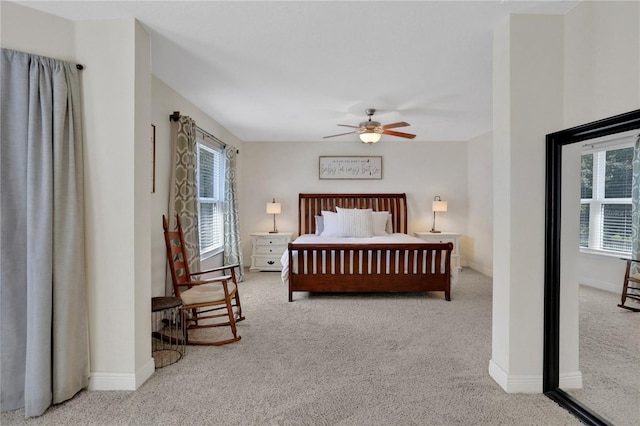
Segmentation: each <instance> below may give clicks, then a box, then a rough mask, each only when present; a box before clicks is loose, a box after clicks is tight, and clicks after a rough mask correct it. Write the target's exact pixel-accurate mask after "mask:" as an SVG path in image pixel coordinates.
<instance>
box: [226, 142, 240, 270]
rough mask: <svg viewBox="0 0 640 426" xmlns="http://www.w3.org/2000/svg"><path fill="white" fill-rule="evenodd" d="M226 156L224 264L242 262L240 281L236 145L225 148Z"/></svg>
mask: <svg viewBox="0 0 640 426" xmlns="http://www.w3.org/2000/svg"><path fill="white" fill-rule="evenodd" d="M224 153H225V158H226V163H227V164H226V167H225V185H224V188H225V189H224V201H225V203H224V205H225V210H224V264H225V265H230V264H234V263H239V264H240V270H239V275H238V280H239V281H244V267H243V263H244V262H243V259H242V244H241V240H240V220H239V216H238V190H237V185H236V156H237V155H238V151H237V150H236V148H235V147H233V146H231V145H227V146H226V147H225V150H224Z"/></svg>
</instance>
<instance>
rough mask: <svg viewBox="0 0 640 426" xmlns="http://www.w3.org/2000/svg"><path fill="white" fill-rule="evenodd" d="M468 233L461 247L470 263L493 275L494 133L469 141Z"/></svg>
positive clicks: (472, 266)
mask: <svg viewBox="0 0 640 426" xmlns="http://www.w3.org/2000/svg"><path fill="white" fill-rule="evenodd" d="M467 173H468V176H467V178H468V179H467V193H468V195H469V214H468V216H467V235H466V236H464V237H462V238H461V241H460V246H461V247H460V249H461V250H462V253H463V256H464V257H465V258H466V259H467V264H468V266H470V267H471V268H473V269H475V270H476V271H479V272H482V273H483V274H485V275H488V276H493V133H492V132H489V133H486V134H484V135H481V136H478V137H477V138H474V139H472V140H470V141H469V142H468V143H467Z"/></svg>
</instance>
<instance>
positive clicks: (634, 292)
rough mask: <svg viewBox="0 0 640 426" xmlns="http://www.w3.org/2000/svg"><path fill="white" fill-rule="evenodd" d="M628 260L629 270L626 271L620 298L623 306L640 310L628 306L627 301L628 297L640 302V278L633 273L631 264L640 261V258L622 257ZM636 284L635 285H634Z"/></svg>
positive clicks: (639, 310)
mask: <svg viewBox="0 0 640 426" xmlns="http://www.w3.org/2000/svg"><path fill="white" fill-rule="evenodd" d="M622 260H626V261H627V270H626V272H625V273H624V283H623V284H622V297H621V298H620V304H619V305H618V306H619V307H621V308H625V309H629V310H630V311H634V312H640V308H637V307H632V306H627V305H625V303H626V302H627V299H632V300H635V301H637V302H640V278H638V277H635V276H632V275H631V269H632V268H631V266H632V264H633V263H640V260H633V259H622ZM634 284H635V285H634Z"/></svg>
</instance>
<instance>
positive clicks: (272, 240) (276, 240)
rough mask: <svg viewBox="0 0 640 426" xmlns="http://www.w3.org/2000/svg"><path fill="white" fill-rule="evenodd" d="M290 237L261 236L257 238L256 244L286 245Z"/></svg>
mask: <svg viewBox="0 0 640 426" xmlns="http://www.w3.org/2000/svg"><path fill="white" fill-rule="evenodd" d="M290 239H291V238H290V237H260V238H256V240H255V241H256V246H278V245H280V246H286V245H287V244H288V242H289V240H290Z"/></svg>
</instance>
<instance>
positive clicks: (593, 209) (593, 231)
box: [580, 137, 633, 257]
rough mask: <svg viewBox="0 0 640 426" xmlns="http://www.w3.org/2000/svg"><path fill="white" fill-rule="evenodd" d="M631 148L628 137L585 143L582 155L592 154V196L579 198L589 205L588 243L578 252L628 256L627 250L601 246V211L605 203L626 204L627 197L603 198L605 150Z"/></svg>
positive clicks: (630, 139)
mask: <svg viewBox="0 0 640 426" xmlns="http://www.w3.org/2000/svg"><path fill="white" fill-rule="evenodd" d="M630 147H631V148H633V140H632V138H630V137H629V138H628V137H616V139H615V140H612V141H609V142H602V143H592V144H588V145H585V147H584V148H583V150H582V155H584V154H593V184H592V194H591V197H592V198H581V199H580V205H583V204H588V205H589V243H588V247H580V252H582V253H590V254H601V255H607V256H615V257H620V256H628V255H629V254H630V251H629V252H625V251H617V250H610V249H606V248H603V247H602V228H603V220H604V219H603V217H602V211H603V206H604V205H605V204H628V205H631V202H632V200H631V197H629V198H605V181H604V177H603V176H604V174H605V171H606V155H607V151H615V150H618V149H624V148H630Z"/></svg>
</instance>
